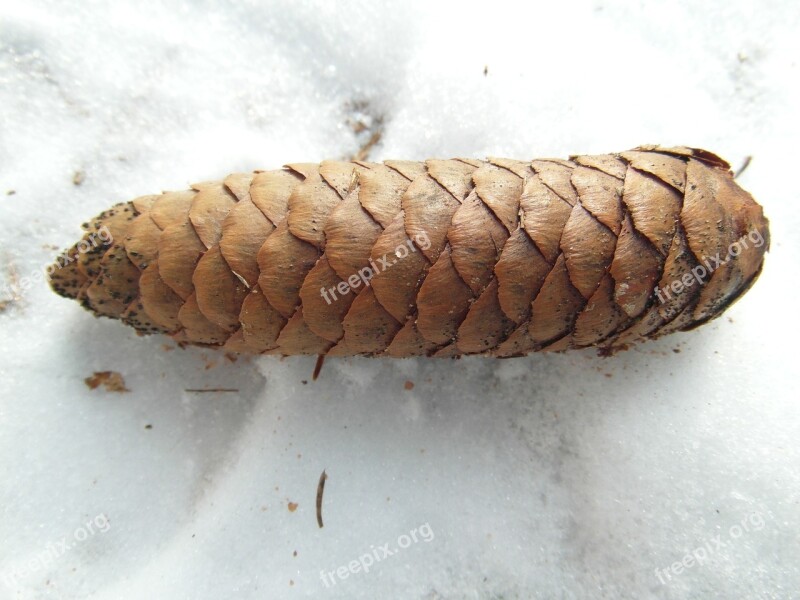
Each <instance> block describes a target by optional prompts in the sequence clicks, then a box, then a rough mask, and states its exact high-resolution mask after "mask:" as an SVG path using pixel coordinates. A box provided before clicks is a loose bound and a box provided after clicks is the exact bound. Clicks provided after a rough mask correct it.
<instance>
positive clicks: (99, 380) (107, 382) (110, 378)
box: [83, 371, 130, 392]
mask: <svg viewBox="0 0 800 600" xmlns="http://www.w3.org/2000/svg"><path fill="white" fill-rule="evenodd" d="M83 381H84V383H86V387H88V388H89V389H90V390H95V389H97V388H98V387H100V386H101V385H102V386H103V387H104V388H105V390H106V391H107V392H130V390H129V389H128V388H127V387H125V379H123V377H122V375H120V374H119V373H117V372H116V371H95V372H94V374H93V375H91V376H90V377H87V378H86V379H84V380H83Z"/></svg>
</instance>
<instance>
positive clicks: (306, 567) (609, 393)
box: [0, 0, 800, 600]
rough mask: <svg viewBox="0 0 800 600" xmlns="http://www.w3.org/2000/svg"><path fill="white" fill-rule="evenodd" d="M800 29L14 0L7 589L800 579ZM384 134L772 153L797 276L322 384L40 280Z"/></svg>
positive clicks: (710, 20) (34, 593)
mask: <svg viewBox="0 0 800 600" xmlns="http://www.w3.org/2000/svg"><path fill="white" fill-rule="evenodd" d="M799 29H800V8H798V4H797V3H796V2H789V1H786V2H758V3H755V2H745V1H744V0H733V1H731V0H711V1H708V2H702V3H698V2H690V1H688V0H681V1H677V2H668V3H666V2H665V3H654V2H630V3H627V2H620V1H616V0H594V1H591V2H575V3H566V2H564V3H562V2H547V3H534V2H531V3H522V2H518V3H504V2H499V1H493V2H488V3H487V2H482V3H475V4H471V3H467V2H458V3H447V4H444V3H437V2H430V1H428V2H419V3H416V2H414V3H407V2H404V3H389V2H386V1H382V0H381V1H377V0H369V1H368V0H363V1H360V2H350V3H338V2H337V3H333V2H316V3H306V2H294V1H289V0H286V1H276V2H256V1H254V0H253V1H245V2H236V3H234V2H230V3H215V2H211V1H203V0H197V1H196V2H184V1H180V0H175V1H168V0H164V1H162V2H149V1H144V2H136V3H134V2H129V3H128V2H112V1H101V2H96V1H82V2H72V3H68V2H58V1H55V0H53V1H46V0H26V1H22V0H19V1H14V0H12V1H11V2H8V1H6V0H2V1H0V281H2V285H0V306H2V309H0V335H1V336H2V337H1V338H0V341H1V347H0V514H2V518H0V540H2V542H0V598H2V599H33V598H91V599H96V600H107V599H108V600H111V599H117V598H123V599H149V598H192V599H206V598H208V599H219V598H259V599H262V598H281V599H282V598H288V599H291V598H370V599H372V598H410V599H429V600H433V599H440V598H505V599H509V598H615V599H617V598H713V597H720V598H722V597H724V598H799V597H800V541H799V538H798V535H799V534H800V504H799V502H800V475H799V473H800V447H799V445H798V440H799V439H800V410H799V409H798V394H797V388H796V387H795V386H796V385H797V384H796V379H795V375H796V372H797V371H796V369H797V350H796V348H795V344H796V340H797V339H798V333H800V332H799V331H798V319H797V309H796V306H797V296H798V286H797V282H798V279H800V272H799V269H798V264H800V254H799V251H800V244H799V243H798V233H797V232H798V231H800V218H798V215H800V212H798V211H797V208H796V207H797V202H798V191H797V190H798V188H797V185H796V183H795V178H796V176H797V172H798V162H797V160H798V159H797V153H796V148H797V140H798V139H800V127H799V126H798V124H799V123H800V120H798V117H797V107H798V106H800V85H799V84H798V82H800V78H798V66H797V61H798V58H799V57H800V41H799V40H800V37H798V35H797V31H798V30H799ZM359 121H360V122H361V123H362V124H363V126H364V127H365V129H364V131H361V132H358V133H357V132H356V131H355V129H358V128H359V127H357V126H356V124H357V123H358V122H359ZM376 131H381V132H382V137H381V138H380V141H379V142H378V143H377V145H375V146H374V147H373V148H372V151H371V155H370V158H371V159H372V160H382V159H387V158H405V159H424V158H430V157H452V156H467V157H484V156H487V155H493V156H508V157H513V158H534V157H541V156H561V157H565V156H567V155H569V154H574V153H592V152H608V151H620V150H624V149H627V148H630V147H633V146H636V145H639V144H645V143H662V144H666V145H691V146H697V147H704V148H708V149H710V150H712V151H715V152H717V153H720V154H721V155H722V156H724V157H726V158H727V159H729V160H730V161H731V163H732V164H733V165H734V166H738V165H739V164H741V163H742V161H743V160H744V158H745V157H746V156H748V155H752V157H753V160H752V164H751V165H750V166H749V168H748V169H747V170H746V171H745V172H744V174H743V175H742V176H741V177H740V179H739V181H740V183H741V184H742V185H743V186H744V187H746V188H747V189H749V190H750V191H751V192H752V193H753V194H754V195H755V197H756V198H757V199H759V200H760V201H761V202H762V203H763V204H764V206H765V208H766V213H767V215H768V217H769V218H770V220H771V224H772V236H773V244H772V248H771V251H770V253H769V255H768V257H767V262H766V268H765V270H764V273H763V275H762V277H761V279H760V280H759V281H758V283H757V284H756V285H755V286H754V288H753V289H752V290H751V291H750V292H749V293H748V294H747V295H746V296H745V297H744V298H743V299H742V300H741V301H740V302H739V303H737V304H736V305H735V306H734V307H733V308H732V309H731V310H730V311H729V312H727V313H726V315H725V316H724V317H722V318H720V319H718V320H716V321H714V322H713V323H712V324H709V325H707V326H705V327H702V328H701V329H699V330H697V331H694V332H691V333H686V334H678V335H675V336H672V337H668V338H666V339H663V340H661V341H659V342H654V343H648V344H645V345H641V346H638V347H635V348H633V349H631V350H629V351H627V352H624V353H621V354H618V355H617V356H614V357H612V358H599V357H597V356H596V355H595V354H594V353H592V352H578V353H568V354H564V355H534V356H530V357H527V358H521V359H512V360H489V359H477V358H474V359H473V358H470V359H463V360H459V361H452V360H425V359H419V360H369V359H351V360H344V359H338V360H334V359H330V360H328V361H326V362H325V365H324V368H323V370H322V374H321V376H320V378H319V380H317V381H311V372H312V370H313V367H314V359H313V358H307V357H306V358H288V359H284V360H279V359H277V358H266V357H264V358H258V359H239V360H238V361H236V362H230V361H229V360H227V359H226V358H224V357H223V356H222V355H221V354H216V353H214V352H211V351H208V350H198V349H189V350H181V349H178V348H174V345H173V344H171V343H170V342H169V340H167V339H165V338H159V337H150V338H137V337H136V335H135V334H134V333H133V331H132V330H130V329H128V328H125V327H123V326H122V325H120V324H119V323H117V322H113V321H110V320H107V319H94V318H92V317H91V315H90V314H89V313H87V312H85V311H84V310H83V309H81V308H80V306H78V304H77V303H75V302H68V301H66V300H64V299H62V298H59V297H57V296H56V295H54V294H53V293H51V292H50V291H49V289H48V288H47V286H46V284H45V282H44V281H43V280H42V278H41V277H40V276H37V274H39V273H41V269H42V267H43V265H45V264H46V263H47V262H49V261H50V260H51V259H52V258H53V257H54V256H55V255H56V254H57V253H58V250H60V249H61V248H64V247H66V246H67V245H68V244H69V243H71V242H73V241H74V240H76V239H77V238H78V236H79V229H78V226H79V225H80V223H81V222H82V221H84V220H86V219H87V218H89V217H92V216H94V215H95V214H97V213H98V212H100V211H101V210H103V209H105V208H107V207H108V206H109V205H111V204H112V203H114V202H118V201H121V200H128V199H131V198H133V197H135V196H138V195H142V194H146V193H153V192H158V191H161V190H163V189H183V188H185V187H186V186H187V185H188V184H189V183H191V182H197V181H203V180H209V179H217V178H220V177H222V176H224V175H226V174H227V173H229V172H233V171H242V170H245V171H247V170H252V169H256V168H262V169H263V168H276V167H279V166H280V165H282V164H284V163H287V162H291V161H304V162H309V161H319V160H322V159H325V158H342V157H348V156H351V155H353V154H354V153H355V152H357V151H358V149H359V148H360V147H361V146H363V145H364V144H365V143H366V141H367V139H369V137H370V136H371V135H372V134H373V133H375V132H376ZM76 174H77V175H76ZM165 345H166V346H167V347H166V348H165ZM107 370H108V371H118V372H120V373H121V374H122V375H123V377H124V379H125V382H126V385H127V387H128V388H129V389H130V392H128V393H112V392H106V391H104V390H103V388H102V387H101V388H98V389H96V390H89V389H88V388H87V386H86V385H85V383H84V378H86V377H88V376H90V375H91V374H92V373H93V372H95V371H107ZM407 382H411V383H413V388H412V389H407V388H409V387H411V385H410V384H407ZM197 388H203V389H205V388H230V389H235V390H238V391H236V392H217V393H195V392H189V391H186V390H187V389H197ZM323 469H325V470H326V471H327V474H328V480H327V485H326V487H325V493H324V498H323V517H324V522H325V526H324V528H322V529H320V528H319V527H318V526H317V523H316V517H315V499H316V489H317V481H318V479H319V476H320V474H321V472H322V471H323ZM290 503H291V504H290ZM295 505H296V506H295ZM412 531H413V533H412ZM414 539H416V541H415V540H414ZM65 544H66V546H65ZM387 544H388V546H386V545H387ZM400 546H407V547H405V548H401V547H400ZM385 550H389V551H390V552H392V554H391V555H387V553H386V552H385ZM365 556H370V557H371V558H364V557H365ZM352 561H356V562H355V563H353V562H352ZM359 561H361V562H359ZM370 561H372V562H373V563H374V564H372V565H368V564H367V563H369V562H370ZM678 563H681V564H678ZM362 565H366V566H367V567H368V568H369V570H368V571H367V572H364V568H363V566H362ZM321 573H322V574H321Z"/></svg>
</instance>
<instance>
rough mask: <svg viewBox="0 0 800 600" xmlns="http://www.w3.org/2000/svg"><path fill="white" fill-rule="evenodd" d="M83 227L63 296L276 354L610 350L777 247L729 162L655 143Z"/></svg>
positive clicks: (208, 202)
mask: <svg viewBox="0 0 800 600" xmlns="http://www.w3.org/2000/svg"><path fill="white" fill-rule="evenodd" d="M85 229H86V234H85V235H84V237H83V239H82V240H80V241H79V242H78V243H77V244H75V246H73V247H72V248H71V249H70V250H68V251H66V252H65V253H63V254H62V255H61V256H60V257H59V259H58V261H57V262H56V263H54V264H53V265H52V266H51V267H50V268H49V272H50V275H51V277H50V282H51V287H52V288H53V290H54V291H55V292H56V293H58V294H60V295H62V296H65V297H69V298H74V299H76V300H78V301H79V302H81V304H83V306H85V307H86V308H87V309H89V310H91V311H92V312H94V313H95V314H96V315H98V316H108V317H112V318H117V319H121V320H122V321H123V322H125V323H127V324H129V325H131V326H133V327H134V328H136V329H137V330H138V331H139V332H140V333H143V334H148V333H159V332H160V333H165V334H168V335H170V336H172V337H173V338H174V339H175V340H176V341H177V342H178V343H179V344H195V345H201V346H211V347H219V348H224V349H225V351H227V352H238V353H245V354H276V355H291V354H316V355H319V356H324V355H327V354H331V355H333V356H347V355H365V356H392V357H407V356H418V355H425V356H437V357H444V356H447V357H453V356H459V355H462V354H480V355H487V356H502V357H510V356H520V355H524V354H527V353H529V352H535V351H563V350H568V349H572V348H585V347H597V348H599V349H601V350H602V351H603V352H604V353H608V352H610V351H611V350H612V349H616V348H622V347H627V346H628V345H629V344H630V343H631V342H635V341H638V340H642V339H653V338H657V337H659V336H661V335H664V334H665V333H670V332H672V331H681V330H683V331H685V330H689V329H692V328H694V327H697V326H698V325H700V324H702V323H704V322H706V321H709V320H711V319H713V318H715V317H717V316H719V315H720V314H721V313H722V312H723V311H724V310H725V309H726V308H728V307H729V306H730V305H731V304H732V303H733V302H735V301H736V300H737V299H738V298H739V297H741V295H742V294H743V293H744V292H745V291H746V290H747V289H749V287H750V286H751V285H752V284H753V282H754V281H755V280H756V278H757V277H758V275H759V273H760V272H761V269H762V266H763V260H764V255H765V253H766V251H767V250H768V248H769V229H768V222H767V220H766V218H765V217H764V215H763V211H762V208H761V206H759V205H758V204H757V203H756V202H755V200H753V198H752V197H751V196H750V194H749V193H748V192H746V191H744V190H743V189H742V188H741V187H739V186H738V185H737V184H736V182H735V181H734V175H733V173H732V172H731V170H730V166H729V165H728V163H726V162H725V161H724V160H722V159H721V158H719V157H717V156H716V155H714V154H712V153H710V152H707V151H705V150H699V149H693V148H663V147H659V146H644V147H640V148H636V149H634V150H631V151H628V152H622V153H618V154H606V155H592V156H573V157H571V158H570V160H560V159H541V160H533V161H529V162H522V161H516V160H509V159H502V158H492V159H491V160H489V161H481V160H475V159H451V160H428V161H424V162H410V161H386V162H385V163H383V164H376V163H369V162H364V161H353V162H334V161H328V162H324V163H322V164H321V165H315V164H307V163H302V164H301V163H296V164H292V165H290V166H287V167H284V168H283V169H278V170H274V171H264V172H259V173H256V174H254V175H253V176H250V175H244V174H235V175H231V176H229V177H227V178H225V179H224V180H222V181H220V182H210V183H202V184H197V185H195V186H193V187H192V189H191V190H188V191H185V192H177V193H176V192H167V193H164V194H161V195H157V196H143V197H140V198H137V199H135V200H133V201H131V202H127V203H122V204H119V205H117V206H115V207H113V208H112V209H111V210H109V211H106V212H104V213H103V214H101V215H100V216H98V217H97V218H95V219H93V220H92V221H90V222H89V223H87V224H86V225H85ZM101 232H102V233H103V236H102V239H103V241H104V244H103V245H102V246H100V245H98V244H96V238H97V236H98V234H99V233H101ZM112 236H113V240H112V239H107V238H110V237H112ZM90 242H91V243H93V246H91V248H90ZM87 248H90V251H87ZM73 256H78V257H79V258H80V260H72V261H70V260H65V259H64V258H63V257H73ZM373 279H374V284H375V285H374V287H373ZM87 384H88V380H87ZM98 385H99V384H98ZM122 387H123V389H124V383H123V384H122Z"/></svg>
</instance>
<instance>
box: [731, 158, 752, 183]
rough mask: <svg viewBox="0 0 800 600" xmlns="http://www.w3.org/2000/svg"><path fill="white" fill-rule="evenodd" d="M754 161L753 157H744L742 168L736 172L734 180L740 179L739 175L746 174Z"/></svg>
mask: <svg viewBox="0 0 800 600" xmlns="http://www.w3.org/2000/svg"><path fill="white" fill-rule="evenodd" d="M752 160H753V157H752V156H745V157H744V161H743V162H742V166H741V167H739V169H738V170H737V171H736V173H734V174H733V178H734V179H738V178H739V175H741V174H742V173H744V172H745V170H746V169H747V167H749V166H750V161H752Z"/></svg>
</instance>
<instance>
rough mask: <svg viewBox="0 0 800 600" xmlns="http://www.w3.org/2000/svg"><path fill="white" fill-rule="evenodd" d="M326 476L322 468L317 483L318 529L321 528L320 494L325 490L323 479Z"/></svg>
mask: <svg viewBox="0 0 800 600" xmlns="http://www.w3.org/2000/svg"><path fill="white" fill-rule="evenodd" d="M327 478H328V475H327V474H326V473H325V471H324V470H323V471H322V475H320V476H319V483H318V484H317V525H319V527H320V529H322V494H323V492H324V491H325V480H326V479H327Z"/></svg>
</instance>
